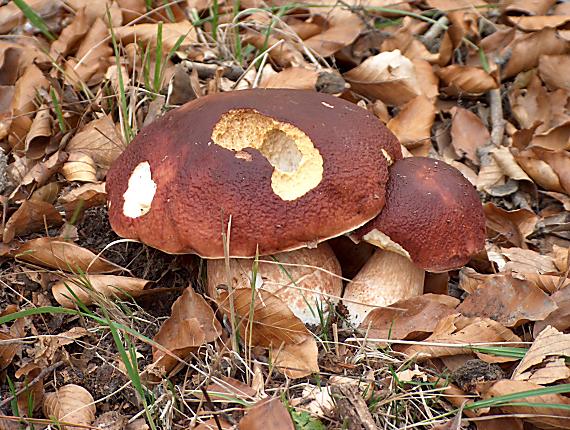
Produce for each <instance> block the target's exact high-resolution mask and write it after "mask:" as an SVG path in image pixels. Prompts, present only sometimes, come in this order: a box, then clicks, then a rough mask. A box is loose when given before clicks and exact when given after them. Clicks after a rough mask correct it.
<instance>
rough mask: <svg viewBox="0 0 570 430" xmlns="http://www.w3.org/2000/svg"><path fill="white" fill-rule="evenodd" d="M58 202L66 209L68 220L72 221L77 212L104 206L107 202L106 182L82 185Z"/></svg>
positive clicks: (64, 195)
mask: <svg viewBox="0 0 570 430" xmlns="http://www.w3.org/2000/svg"><path fill="white" fill-rule="evenodd" d="M58 202H59V203H60V204H61V205H62V206H63V208H64V209H65V214H66V216H67V218H68V219H71V218H72V216H73V215H74V213H75V212H76V211H80V212H82V211H84V210H86V209H89V208H91V207H95V206H103V205H104V204H105V203H106V202H107V192H106V191H105V182H101V183H99V184H83V185H80V186H79V187H78V188H74V189H72V190H71V191H69V192H68V193H66V194H63V195H62V196H61V197H59V199H58ZM78 215H80V214H78Z"/></svg>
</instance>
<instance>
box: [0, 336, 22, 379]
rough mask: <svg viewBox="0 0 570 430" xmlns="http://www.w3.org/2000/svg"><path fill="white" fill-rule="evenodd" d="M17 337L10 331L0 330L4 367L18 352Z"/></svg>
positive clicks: (0, 356) (2, 363) (1, 364)
mask: <svg viewBox="0 0 570 430" xmlns="http://www.w3.org/2000/svg"><path fill="white" fill-rule="evenodd" d="M15 339H16V338H15V337H14V336H12V335H11V334H10V333H6V332H4V331H1V330H0V368H2V369H4V368H6V367H8V366H9V365H10V364H11V363H12V360H13V359H14V357H15V356H16V353H17V352H18V349H19V345H18V343H17V341H15Z"/></svg>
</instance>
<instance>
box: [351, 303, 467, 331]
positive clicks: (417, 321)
mask: <svg viewBox="0 0 570 430" xmlns="http://www.w3.org/2000/svg"><path fill="white" fill-rule="evenodd" d="M458 304H459V300H457V299H456V298H454V297H450V296H445V295H438V294H424V295H423V296H418V297H412V298H410V299H406V300H400V301H398V302H396V303H394V304H393V305H390V306H387V307H383V308H376V309H374V310H372V311H371V312H370V313H369V314H368V315H367V316H366V318H365V319H364V321H363V322H362V323H361V324H360V329H361V330H362V331H363V332H366V333H367V337H369V338H378V339H388V338H390V339H415V338H417V337H418V335H422V334H424V333H432V332H433V330H434V329H435V327H436V325H437V323H438V321H440V320H441V319H442V318H443V317H445V316H448V315H451V314H453V313H455V307H456V306H457V305H458Z"/></svg>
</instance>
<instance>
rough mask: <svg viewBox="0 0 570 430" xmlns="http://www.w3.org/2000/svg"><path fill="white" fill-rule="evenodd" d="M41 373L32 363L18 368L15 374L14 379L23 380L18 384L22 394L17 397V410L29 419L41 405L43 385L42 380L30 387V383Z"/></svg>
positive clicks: (38, 367) (39, 368)
mask: <svg viewBox="0 0 570 430" xmlns="http://www.w3.org/2000/svg"><path fill="white" fill-rule="evenodd" d="M41 371H42V368H41V367H40V366H38V365H37V364H34V363H29V364H27V365H24V366H23V367H20V368H19V369H18V370H17V371H16V372H15V376H16V378H18V379H20V378H22V376H23V377H24V380H23V381H22V382H20V383H18V386H20V389H21V390H22V392H21V393H20V394H19V395H18V410H19V411H20V413H21V414H22V415H23V416H27V417H30V418H31V416H30V415H31V414H30V412H31V413H32V415H33V412H34V411H35V410H37V409H39V408H40V407H41V406H42V404H43V399H44V383H43V379H42V378H39V379H38V380H37V381H36V382H34V383H33V384H32V385H30V382H31V381H33V380H35V378H37V377H38V376H39V375H40V373H41Z"/></svg>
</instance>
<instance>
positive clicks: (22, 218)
mask: <svg viewBox="0 0 570 430" xmlns="http://www.w3.org/2000/svg"><path fill="white" fill-rule="evenodd" d="M61 224H63V218H62V217H61V215H60V214H59V211H58V210H57V209H56V208H55V207H54V206H53V205H52V204H51V203H48V202H43V201H41V200H24V201H23V202H22V204H21V205H20V207H19V208H18V210H16V212H14V213H13V214H12V216H11V217H10V219H9V220H8V222H7V223H6V226H5V227H4V232H3V235H2V240H3V242H4V243H9V242H11V241H12V240H13V239H14V237H15V236H25V235H27V234H29V233H33V232H36V231H41V230H43V229H46V228H48V227H53V226H57V225H61Z"/></svg>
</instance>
